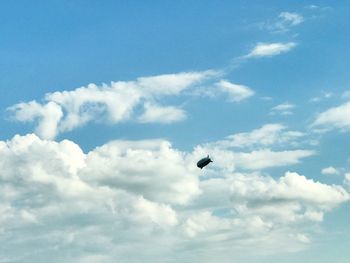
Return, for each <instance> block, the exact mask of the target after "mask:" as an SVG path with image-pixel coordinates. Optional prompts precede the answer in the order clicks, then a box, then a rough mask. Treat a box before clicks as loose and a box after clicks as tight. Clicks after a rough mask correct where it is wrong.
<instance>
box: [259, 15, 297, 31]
mask: <svg viewBox="0 0 350 263" xmlns="http://www.w3.org/2000/svg"><path fill="white" fill-rule="evenodd" d="M303 22H304V17H303V16H302V15H301V14H298V13H295V12H281V13H280V14H279V15H278V17H277V18H275V19H273V20H270V21H267V22H264V23H261V24H260V27H261V28H262V29H266V30H268V31H270V32H271V33H286V32H288V31H290V29H291V28H292V27H295V26H297V25H300V24H301V23H303Z"/></svg>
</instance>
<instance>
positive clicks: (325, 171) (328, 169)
mask: <svg viewBox="0 0 350 263" xmlns="http://www.w3.org/2000/svg"><path fill="white" fill-rule="evenodd" d="M321 173H322V174H325V175H332V174H339V171H338V170H337V169H336V168H334V167H333V166H329V167H326V168H323V169H322V170H321Z"/></svg>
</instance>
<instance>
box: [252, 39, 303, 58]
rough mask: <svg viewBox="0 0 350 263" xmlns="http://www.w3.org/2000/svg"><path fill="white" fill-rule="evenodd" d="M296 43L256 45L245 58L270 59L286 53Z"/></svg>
mask: <svg viewBox="0 0 350 263" xmlns="http://www.w3.org/2000/svg"><path fill="white" fill-rule="evenodd" d="M296 45H297V44H296V43H294V42H288V43H258V44H257V45H256V46H255V47H254V48H253V49H252V50H251V51H250V53H249V54H248V55H247V56H246V57H247V58H259V57H272V56H276V55H280V54H282V53H286V52H288V51H290V50H291V49H293V48H294V47H296Z"/></svg>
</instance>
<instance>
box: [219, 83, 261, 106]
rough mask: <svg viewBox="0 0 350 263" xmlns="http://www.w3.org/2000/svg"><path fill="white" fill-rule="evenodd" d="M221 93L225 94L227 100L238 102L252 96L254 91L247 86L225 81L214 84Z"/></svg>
mask: <svg viewBox="0 0 350 263" xmlns="http://www.w3.org/2000/svg"><path fill="white" fill-rule="evenodd" d="M216 85H217V86H218V87H219V89H221V91H223V92H224V93H227V95H228V97H229V99H230V100H231V101H234V102H239V101H242V100H244V99H247V98H249V97H251V96H253V95H254V91H253V90H252V89H250V88H248V87H247V86H244V85H238V84H234V83H231V82H229V81H227V80H221V81H220V82H218V83H217V84H216Z"/></svg>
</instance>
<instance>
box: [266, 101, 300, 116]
mask: <svg viewBox="0 0 350 263" xmlns="http://www.w3.org/2000/svg"><path fill="white" fill-rule="evenodd" d="M294 108H295V105H294V104H291V103H289V102H284V103H282V104H279V105H277V106H275V107H273V108H272V109H271V112H270V113H271V114H281V115H291V114H293V112H292V109H294Z"/></svg>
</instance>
